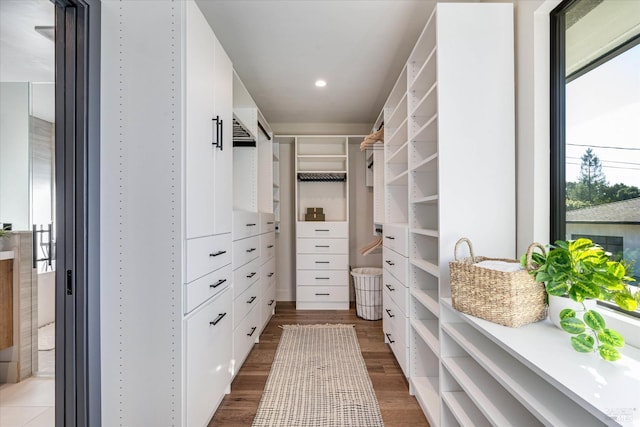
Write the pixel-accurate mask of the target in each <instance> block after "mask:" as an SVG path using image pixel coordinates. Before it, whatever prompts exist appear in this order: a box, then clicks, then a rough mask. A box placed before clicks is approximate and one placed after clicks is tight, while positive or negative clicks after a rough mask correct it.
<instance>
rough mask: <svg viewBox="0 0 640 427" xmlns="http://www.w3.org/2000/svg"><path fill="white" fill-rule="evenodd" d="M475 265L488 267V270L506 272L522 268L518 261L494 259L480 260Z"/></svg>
mask: <svg viewBox="0 0 640 427" xmlns="http://www.w3.org/2000/svg"><path fill="white" fill-rule="evenodd" d="M475 265H476V266H477V267H482V268H488V269H489V270H495V271H504V272H506V273H511V272H514V271H520V270H522V269H523V268H522V266H521V265H520V263H518V262H507V261H496V260H489V261H480V262H479V263H477V264H475Z"/></svg>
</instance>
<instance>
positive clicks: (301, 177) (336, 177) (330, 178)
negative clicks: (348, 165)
mask: <svg viewBox="0 0 640 427" xmlns="http://www.w3.org/2000/svg"><path fill="white" fill-rule="evenodd" d="M346 180H347V174H346V173H331V172H312V173H310V172H304V173H303V172H298V181H300V182H344V181H346Z"/></svg>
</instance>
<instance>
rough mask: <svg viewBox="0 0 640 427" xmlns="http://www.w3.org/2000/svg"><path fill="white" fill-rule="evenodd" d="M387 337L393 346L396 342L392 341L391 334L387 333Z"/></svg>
mask: <svg viewBox="0 0 640 427" xmlns="http://www.w3.org/2000/svg"><path fill="white" fill-rule="evenodd" d="M385 335H386V336H387V339H388V340H389V344H393V343H394V342H395V341H394V340H392V339H391V334H386V333H385Z"/></svg>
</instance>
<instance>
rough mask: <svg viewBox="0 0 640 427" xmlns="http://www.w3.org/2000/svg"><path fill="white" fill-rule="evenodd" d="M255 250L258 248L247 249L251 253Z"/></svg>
mask: <svg viewBox="0 0 640 427" xmlns="http://www.w3.org/2000/svg"><path fill="white" fill-rule="evenodd" d="M255 250H256V248H250V249H247V252H248V253H251V252H253V251H255Z"/></svg>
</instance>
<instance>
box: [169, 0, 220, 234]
mask: <svg viewBox="0 0 640 427" xmlns="http://www.w3.org/2000/svg"><path fill="white" fill-rule="evenodd" d="M186 39H187V40H186V55H185V60H186V78H185V83H186V94H185V120H186V228H187V236H186V237H187V238H192V237H201V236H208V235H212V234H214V226H213V224H214V211H215V210H216V209H217V206H218V205H217V204H216V201H215V200H214V192H213V185H214V169H215V168H214V157H215V155H216V148H215V146H214V145H213V144H212V142H213V137H214V135H213V133H214V130H215V129H214V125H213V122H212V120H211V118H212V115H213V114H214V101H213V99H214V84H213V78H212V76H213V72H214V44H215V43H214V40H215V36H214V35H213V31H212V30H211V27H209V24H208V23H207V21H206V20H205V18H204V16H202V13H201V12H200V10H199V9H198V7H197V6H196V5H195V3H193V2H189V3H187V25H186ZM167 197H170V195H167Z"/></svg>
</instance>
